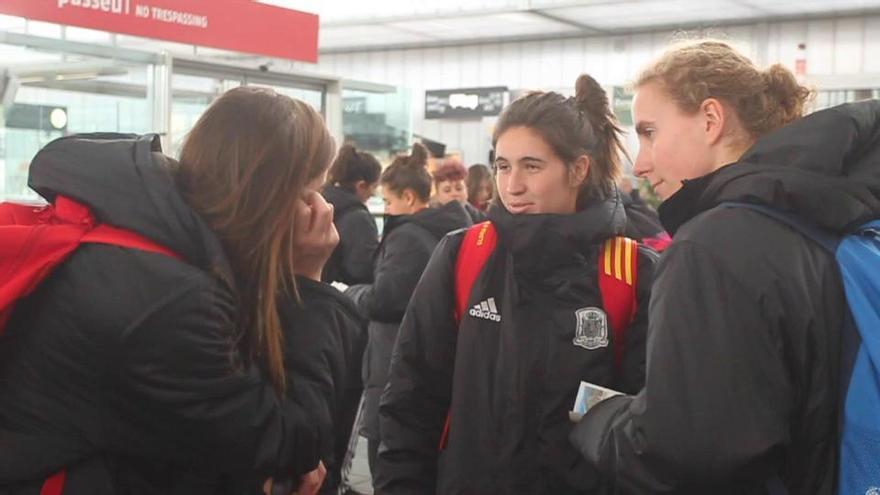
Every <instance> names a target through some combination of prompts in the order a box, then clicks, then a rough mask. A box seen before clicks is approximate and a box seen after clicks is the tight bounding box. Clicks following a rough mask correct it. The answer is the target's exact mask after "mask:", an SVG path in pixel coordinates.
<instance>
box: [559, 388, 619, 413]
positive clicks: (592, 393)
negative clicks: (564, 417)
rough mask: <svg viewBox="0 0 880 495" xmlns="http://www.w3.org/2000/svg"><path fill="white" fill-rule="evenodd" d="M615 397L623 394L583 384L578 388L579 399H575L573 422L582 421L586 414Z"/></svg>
mask: <svg viewBox="0 0 880 495" xmlns="http://www.w3.org/2000/svg"><path fill="white" fill-rule="evenodd" d="M615 395H623V394H621V393H620V392H618V391H616V390H611V389H610V388H605V387H600V386H598V385H593V384H592V383H587V382H581V386H580V388H578V393H577V397H576V398H575V399H574V407H572V411H571V412H570V413H569V417H570V418H571V420H572V421H575V422H577V421H580V419H581V418H582V417H583V416H584V414H586V413H587V411H589V410H590V409H591V408H592V407H593V406H595V405H596V404H598V403H600V402H602V401H603V400H605V399H608V398H610V397H614V396H615Z"/></svg>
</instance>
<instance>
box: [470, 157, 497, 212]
mask: <svg viewBox="0 0 880 495" xmlns="http://www.w3.org/2000/svg"><path fill="white" fill-rule="evenodd" d="M465 183H466V184H467V191H468V203H470V204H471V206H473V207H474V208H476V209H478V210H480V211H486V210H488V209H489V202H490V201H492V197H493V196H494V195H495V184H494V183H493V178H492V171H491V170H490V169H489V167H487V166H486V165H483V164H482V163H475V164H473V165H471V166H470V167H468V170H467V179H465Z"/></svg>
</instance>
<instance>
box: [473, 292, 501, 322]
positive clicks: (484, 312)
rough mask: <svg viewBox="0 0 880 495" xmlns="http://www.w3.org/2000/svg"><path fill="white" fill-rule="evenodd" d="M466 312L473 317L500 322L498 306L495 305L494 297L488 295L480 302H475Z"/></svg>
mask: <svg viewBox="0 0 880 495" xmlns="http://www.w3.org/2000/svg"><path fill="white" fill-rule="evenodd" d="M468 314H469V315H471V316H473V317H474V318H482V319H484V320H489V321H495V322H501V315H500V314H498V308H497V307H495V298H494V297H490V298H489V299H486V300H485V301H483V302H481V303H480V304H475V305H474V307H473V308H471V309H470V310H469V311H468Z"/></svg>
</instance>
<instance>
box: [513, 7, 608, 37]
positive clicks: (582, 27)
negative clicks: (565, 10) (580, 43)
mask: <svg viewBox="0 0 880 495" xmlns="http://www.w3.org/2000/svg"><path fill="white" fill-rule="evenodd" d="M524 12H526V13H529V14H532V15H536V16H538V17H542V18H544V19H547V20H550V21H554V22H558V23H560V24H565V25H566V26H571V27H573V28H576V29H579V30H580V31H581V32H583V33H585V34H608V31H605V30H602V29H599V28H596V27H593V26H589V25H587V24H581V23H580V22H577V21H573V20H571V19H566V18H565V17H560V16H558V15H554V14H551V13H549V12H547V11H546V10H541V9H533V10H526V11H524Z"/></svg>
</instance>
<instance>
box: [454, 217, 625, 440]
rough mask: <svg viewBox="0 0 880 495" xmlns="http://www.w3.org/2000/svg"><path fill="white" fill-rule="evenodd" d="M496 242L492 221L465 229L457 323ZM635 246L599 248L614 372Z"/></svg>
mask: <svg viewBox="0 0 880 495" xmlns="http://www.w3.org/2000/svg"><path fill="white" fill-rule="evenodd" d="M497 243H498V233H497V232H496V230H495V226H494V225H492V222H483V223H478V224H476V225H474V226H472V227H470V228H469V229H468V230H467V232H465V235H464V239H463V240H462V242H461V247H460V248H459V250H458V258H457V259H456V262H455V321H456V322H457V323H459V324H461V320H462V318H463V317H464V315H465V311H467V306H468V299H469V298H470V295H471V290H472V289H473V287H474V283H475V282H476V281H477V277H478V276H479V275H480V272H482V271H483V267H484V266H486V261H488V260H489V257H490V256H491V255H492V253H493V252H494V251H495V246H496V245H497ZM638 246H639V245H638V243H637V242H636V241H634V240H632V239H629V238H627V237H612V238H611V239H608V240H607V241H605V243H604V244H602V247H601V248H600V251H599V291H600V292H601V293H602V305H603V306H604V309H605V312H606V313H607V315H608V319H609V320H610V323H611V328H612V332H613V334H612V340H611V344H612V346H613V349H614V365H615V368H616V369H617V370H618V371H619V370H620V367H621V366H622V364H623V356H624V353H625V348H624V341H625V335H626V329H627V327H629V325H630V323H632V320H633V317H635V313H636V308H637V301H636V287H637V273H638V258H639V257H638ZM449 421H450V417H449V415H448V414H447V416H446V424H445V425H444V427H443V433H442V435H441V437H440V448H441V449H443V448H444V447H445V445H446V438H447V436H448V434H449Z"/></svg>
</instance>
